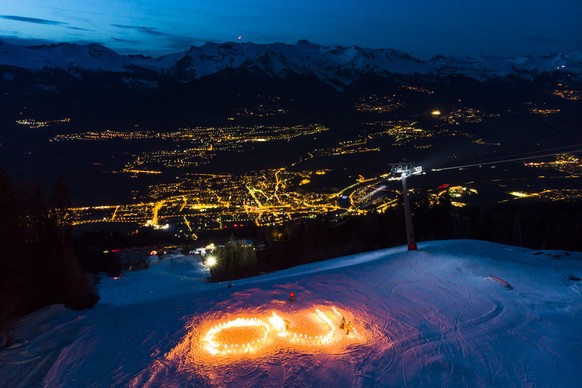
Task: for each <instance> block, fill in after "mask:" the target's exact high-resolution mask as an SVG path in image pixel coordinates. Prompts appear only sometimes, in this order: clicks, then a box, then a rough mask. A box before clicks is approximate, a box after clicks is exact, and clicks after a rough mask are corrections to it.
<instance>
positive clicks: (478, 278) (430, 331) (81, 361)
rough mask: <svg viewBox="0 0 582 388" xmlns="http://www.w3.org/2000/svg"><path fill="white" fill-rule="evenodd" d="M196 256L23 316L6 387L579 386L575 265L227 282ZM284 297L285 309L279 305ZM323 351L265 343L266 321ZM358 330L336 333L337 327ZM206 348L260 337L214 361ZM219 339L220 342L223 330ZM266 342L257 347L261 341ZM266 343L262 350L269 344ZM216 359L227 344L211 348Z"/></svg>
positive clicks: (530, 259) (421, 258) (430, 262)
mask: <svg viewBox="0 0 582 388" xmlns="http://www.w3.org/2000/svg"><path fill="white" fill-rule="evenodd" d="M207 276H208V272H207V270H206V269H205V268H204V267H202V266H201V264H200V263H199V262H198V260H197V259H196V258H195V257H192V256H176V257H173V258H168V259H166V260H163V261H161V262H159V263H156V264H154V265H152V267H151V268H150V269H149V270H146V271H139V272H129V273H124V275H123V276H122V277H121V278H119V279H112V278H104V279H102V281H101V283H100V284H99V292H100V294H101V300H100V302H99V303H98V304H97V305H96V306H95V307H94V308H93V309H90V310H86V311H71V310H66V309H64V308H63V307H62V306H51V307H47V308H45V309H43V310H40V311H38V312H35V313H33V314H31V315H29V316H26V317H25V318H23V319H22V320H21V321H20V322H19V323H18V325H17V329H16V333H15V343H14V345H13V346H12V347H10V348H8V349H3V350H2V351H1V352H0V382H1V385H2V386H8V387H19V386H48V387H61V386H77V387H102V386H103V387H109V386H139V387H141V386H153V387H157V386H253V387H266V386H328V387H350V386H367V387H373V386H378V387H380V386H441V387H442V386H452V387H456V386H470V387H475V386H499V387H515V386H517V387H522V386H538V387H573V386H579V384H580V381H582V331H581V330H580V322H582V319H581V312H582V303H581V302H582V282H581V281H580V280H579V279H581V278H582V253H579V252H562V251H533V250H528V249H523V248H516V247H509V246H504V245H499V244H493V243H488V242H482V241H472V240H458V241H436V242H427V243H421V244H419V250H418V251H416V252H407V251H406V250H405V249H404V248H402V247H399V248H391V249H385V250H380V251H375V252H370V253H362V254H358V255H353V256H348V257H342V258H338V259H334V260H328V261H325V262H318V263H313V264H309V265H304V266H300V267H295V268H291V269H288V270H285V271H280V272H277V273H272V274H268V275H263V276H259V277H255V278H249V279H245V280H241V281H236V282H234V285H233V286H232V287H230V288H229V287H227V284H225V283H223V284H213V283H208V282H207V281H206V277H207ZM291 291H293V292H294V293H295V301H293V302H292V301H290V300H289V293H290V292H291ZM316 308H318V309H319V310H320V311H321V312H322V313H324V314H325V315H326V316H327V317H328V319H329V321H331V322H333V325H337V327H335V328H333V330H335V331H334V332H333V336H330V337H329V338H330V341H331V343H329V344H301V343H292V342H291V341H290V340H289V339H288V338H280V337H277V336H276V334H274V333H275V332H270V333H269V334H268V335H265V333H266V331H267V329H266V328H262V327H263V326H264V327H267V328H268V327H271V326H268V325H269V324H268V318H267V317H269V316H272V313H273V312H276V314H277V315H278V316H280V317H283V318H285V319H287V320H288V324H289V330H290V331H293V330H295V331H296V332H299V331H301V330H303V331H304V332H306V333H308V334H309V335H313V336H314V337H316V338H318V337H317V336H319V335H321V336H323V335H324V334H325V333H328V332H329V331H330V330H331V329H330V327H329V326H326V324H325V323H324V319H323V318H316V317H315V315H314V314H315V309H316ZM333 308H335V309H336V310H337V311H338V312H340V315H342V314H343V315H345V316H346V317H347V319H348V320H349V321H350V322H351V324H352V325H353V328H354V329H356V331H357V334H354V332H353V331H352V332H351V333H350V334H347V335H346V334H345V333H344V331H343V330H340V329H339V319H340V318H339V315H338V314H337V313H334V312H333ZM253 317H258V318H259V319H260V320H261V321H262V322H267V325H263V326H261V327H246V328H245V327H242V328H228V329H224V330H222V331H220V332H217V333H216V334H215V336H214V337H213V338H214V339H215V340H217V341H219V340H220V341H226V340H229V339H233V340H234V341H235V342H236V341H237V338H240V336H241V335H242V336H243V337H245V341H247V340H248V341H252V340H255V339H256V340H259V339H260V338H263V337H264V338H267V337H268V338H267V339H265V341H266V342H261V349H259V350H257V351H255V352H252V353H246V352H243V353H233V354H230V353H226V354H218V355H211V354H210V353H209V352H208V351H207V350H206V349H205V348H204V346H203V345H204V341H203V339H204V337H205V335H206V334H207V333H208V330H209V329H210V327H212V326H213V325H216V324H220V323H221V322H222V323H224V322H228V321H232V320H235V319H237V318H253ZM229 330H230V331H229ZM262 336H263V337H262ZM265 336H267V337H265ZM220 346H223V345H220Z"/></svg>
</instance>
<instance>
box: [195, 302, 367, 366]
mask: <svg viewBox="0 0 582 388" xmlns="http://www.w3.org/2000/svg"><path fill="white" fill-rule="evenodd" d="M331 309H332V312H333V314H326V313H324V312H323V311H322V310H320V309H319V308H315V313H309V314H305V313H296V314H295V315H294V316H293V318H295V319H293V318H292V317H291V316H290V317H288V318H289V320H288V319H284V318H282V317H281V316H279V315H278V314H277V313H276V312H274V311H273V312H272V314H271V316H268V317H265V318H263V319H261V318H259V317H245V318H236V319H231V320H228V321H224V322H221V323H219V324H216V325H214V326H212V327H211V328H210V329H209V330H208V331H207V332H206V334H205V335H203V336H202V337H201V345H202V348H203V349H204V350H205V351H206V352H207V353H209V354H210V355H212V356H220V355H236V354H245V355H246V354H249V353H254V352H256V351H258V350H260V349H262V348H265V347H267V346H272V345H278V346H290V345H292V346H309V347H324V346H325V347H328V346H331V345H332V344H335V343H339V342H340V341H343V340H344V338H348V339H349V340H350V341H354V340H357V341H362V340H363V339H364V338H363V337H362V336H361V335H360V334H359V333H358V332H357V331H356V330H355V328H354V327H353V325H352V324H351V323H349V327H350V331H349V333H350V334H351V335H350V336H349V337H348V333H347V331H346V332H344V330H338V329H339V327H340V322H341V321H342V319H343V318H344V315H343V314H342V313H340V312H339V311H338V310H337V309H336V308H335V307H331ZM330 316H331V318H330ZM290 320H291V321H290ZM291 322H293V323H294V324H295V325H294V326H293V327H292V326H291ZM318 322H319V323H318ZM290 327H292V328H293V329H294V330H290ZM241 329H242V331H241ZM301 329H303V330H306V329H307V332H302V331H301ZM237 330H238V331H237ZM257 331H260V334H259V333H258V332H257ZM314 331H315V333H314ZM249 337H250V338H254V339H253V340H249Z"/></svg>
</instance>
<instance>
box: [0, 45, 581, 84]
mask: <svg viewBox="0 0 582 388" xmlns="http://www.w3.org/2000/svg"><path fill="white" fill-rule="evenodd" d="M0 67H1V68H2V76H3V79H4V80H10V79H11V77H12V75H11V74H10V68H18V69H25V70H28V71H32V72H39V71H46V70H53V69H58V70H61V71H64V72H67V73H70V74H72V75H74V76H75V77H77V78H82V77H83V75H84V74H86V73H87V72H91V73H117V74H127V75H128V76H130V77H132V78H134V77H136V76H138V77H139V76H140V75H144V76H145V75H148V74H149V76H150V77H151V76H152V75H153V76H162V77H167V76H171V77H178V78H179V79H180V80H182V81H189V80H195V79H200V78H203V77H206V76H210V75H214V74H217V73H220V72H223V71H225V70H245V71H250V72H251V73H255V74H257V75H261V76H265V75H266V76H268V77H270V78H276V79H281V78H285V77H288V76H289V75H299V76H303V77H310V78H312V77H315V78H317V79H318V80H320V81H322V82H324V83H326V84H328V85H331V86H333V87H334V88H335V89H342V88H344V87H345V86H347V85H350V84H352V83H353V82H354V81H356V80H357V79H358V78H359V77H361V76H363V75H373V76H376V77H378V76H379V77H391V76H416V75H420V76H428V77H436V78H443V77H447V76H465V77H470V78H473V79H475V80H478V81H485V80H488V79H495V78H506V77H519V78H525V79H532V78H535V77H536V76H538V75H542V74H550V73H556V72H558V73H561V74H567V75H568V76H570V77H573V78H574V79H576V80H579V79H582V53H577V52H574V53H559V54H555V55H546V56H520V57H512V58H501V57H491V56H482V57H445V56H436V57H434V58H431V59H430V60H420V59H417V58H415V57H413V56H411V55H409V54H406V53H404V52H400V51H396V50H393V49H368V48H361V47H358V46H349V47H346V46H322V45H318V44H314V43H311V42H308V41H305V40H302V41H299V42H297V43H296V44H284V43H272V44H254V43H206V44H204V45H202V46H192V47H191V48H190V49H188V50H187V51H183V52H177V53H174V54H168V55H164V56H160V57H148V56H143V55H123V54H119V53H117V52H115V51H113V50H111V49H109V48H107V47H104V46H102V45H99V44H73V43H59V44H50V45H41V46H19V45H14V44H10V43H7V42H2V41H0ZM150 77H148V78H150ZM152 86H155V85H152Z"/></svg>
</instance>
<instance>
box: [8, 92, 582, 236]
mask: <svg viewBox="0 0 582 388" xmlns="http://www.w3.org/2000/svg"><path fill="white" fill-rule="evenodd" d="M403 90H404V91H405V92H413V93H414V94H420V95H424V96H432V95H433V94H434V93H435V92H434V91H432V90H430V89H427V88H425V87H421V86H406V87H403ZM551 95H553V96H557V97H560V98H561V99H564V100H566V101H577V99H578V98H579V91H578V90H573V89H568V88H567V87H566V86H564V85H558V86H557V87H556V89H555V90H553V91H551ZM405 101H406V99H405V98H403V97H402V95H399V94H398V93H392V94H386V95H381V94H366V95H362V96H360V97H358V98H356V99H355V102H354V103H353V105H352V108H353V109H354V110H355V112H357V113H358V114H362V115H363V116H362V117H363V119H362V121H360V124H358V125H357V126H356V128H354V129H353V130H351V131H346V133H345V134H343V136H341V137H338V136H335V137H334V136H333V135H330V134H332V133H333V132H334V128H333V127H330V126H329V125H324V124H320V123H308V124H295V125H289V124H287V125H275V124H251V123H253V122H254V123H257V122H261V120H267V119H272V118H273V117H281V116H288V115H290V114H291V113H292V110H291V109H290V108H289V106H290V103H291V102H292V100H291V99H288V98H287V99H285V98H281V97H273V96H267V97H261V96H257V98H256V102H255V103H254V104H247V105H246V106H245V105H243V106H242V107H240V108H236V109H233V110H232V111H230V113H229V114H230V115H231V116H226V117H224V118H223V119H224V120H223V122H227V123H229V124H228V125H212V126H211V125H207V126H200V125H199V126H196V125H192V126H184V127H181V128H179V129H176V130H172V129H168V130H162V131H160V130H154V129H143V127H144V126H138V125H135V127H134V128H133V129H130V130H116V129H112V128H109V129H102V130H86V131H69V132H65V131H63V132H62V133H59V134H56V135H53V136H51V137H50V138H48V139H47V140H48V143H50V144H52V145H54V146H61V147H63V146H64V147H69V146H74V145H75V144H94V145H95V146H96V147H109V145H110V144H118V145H120V146H122V147H125V148H127V149H128V150H131V151H127V152H125V154H124V157H123V159H122V160H123V163H122V164H121V165H120V164H117V165H111V168H108V169H106V170H105V173H106V174H115V175H118V176H121V178H122V179H129V180H130V181H131V180H134V181H139V180H140V179H145V178H148V176H151V178H148V179H150V180H149V181H147V182H148V184H147V186H146V187H143V186H136V187H135V188H134V189H133V190H132V191H131V195H130V196H129V197H128V198H127V199H126V200H123V201H115V202H112V203H103V202H101V203H99V204H95V205H92V206H83V205H77V206H72V207H70V208H69V209H68V210H67V212H66V221H67V222H69V223H70V224H72V225H73V226H81V225H92V226H98V225H100V224H101V225H105V224H109V225H113V224H127V225H129V226H131V227H132V228H139V227H144V226H146V227H150V228H153V229H164V230H169V231H172V232H173V233H175V234H176V235H177V236H180V237H185V238H188V239H196V238H197V233H198V232H201V231H209V230H216V231H217V230H225V229H235V228H236V229H244V228H248V227H250V226H258V227H262V226H274V225H282V224H284V223H286V222H294V221H301V220H308V219H315V218H318V217H331V218H332V219H341V218H342V217H346V216H352V215H366V214H371V213H384V212H386V211H387V210H388V209H389V208H391V207H395V206H398V205H399V203H400V198H401V194H402V193H401V192H400V188H399V185H398V182H396V183H394V182H392V181H395V180H399V179H400V177H399V176H394V175H393V174H391V173H390V172H389V171H390V163H391V162H396V161H397V160H386V161H385V163H384V164H383V168H379V169H376V172H374V173H372V174H369V173H367V172H364V171H363V170H362V171H361V172H357V170H354V173H352V174H351V175H348V176H343V178H342V179H340V180H339V181H338V183H335V184H334V185H333V186H331V187H326V186H325V184H323V183H321V182H323V181H325V180H326V179H332V178H329V177H335V178H333V179H337V176H342V174H344V173H343V172H342V171H341V170H340V169H338V167H333V159H341V158H344V159H345V158H358V157H360V155H361V156H366V155H367V156H366V157H376V156H374V155H385V154H386V153H387V152H390V150H396V149H403V148H406V149H413V150H417V151H418V152H424V151H426V150H431V152H432V150H433V149H435V147H439V144H440V142H442V141H443V140H444V141H451V142H453V141H457V142H458V141H463V142H467V143H471V144H473V145H474V146H475V147H482V149H489V150H492V151H493V152H496V151H495V150H498V149H501V148H502V147H503V143H502V142H500V141H499V140H497V139H498V138H497V137H491V136H489V135H488V134H487V132H480V133H478V134H475V133H472V132H471V128H474V127H478V126H482V125H483V124H487V123H497V122H500V121H502V118H501V114H499V113H494V112H488V111H485V110H483V109H477V108H474V107H467V106H466V107H463V106H458V107H454V108H448V109H445V108H443V107H439V104H433V105H432V106H431V107H430V109H424V110H423V111H422V112H419V113H418V114H417V115H409V116H408V117H410V118H409V119H399V118H393V115H394V114H395V112H399V111H400V110H402V109H404V108H406V107H407V102H405ZM458 103H459V104H461V100H458ZM524 104H525V106H526V108H527V110H528V112H529V113H530V114H532V115H539V116H550V115H556V114H557V113H559V112H560V109H559V108H550V107H548V106H547V104H545V103H534V102H525V103H524ZM244 120H247V121H249V122H250V123H247V124H241V123H242V122H245V121H244ZM235 122H236V123H235ZM239 122H240V123H239ZM16 123H17V124H18V125H20V126H26V127H28V128H31V129H36V128H44V127H50V126H51V125H60V124H64V123H68V124H70V123H71V119H70V118H68V117H66V118H63V119H54V120H46V121H40V120H35V119H32V118H29V119H19V120H17V121H16ZM326 136H327V137H326ZM322 139H323V140H322ZM298 141H299V142H301V141H304V142H305V143H306V144H310V145H309V146H307V147H306V148H304V149H302V150H301V149H298V150H297V151H295V154H294V155H295V156H294V157H292V158H290V159H289V158H288V159H287V162H285V163H277V164H278V165H277V164H275V167H270V168H265V167H260V166H262V165H263V164H262V163H261V160H260V159H259V160H258V162H257V163H256V164H257V165H258V166H259V168H256V169H249V168H248V167H247V166H242V165H241V166H237V167H241V168H235V169H234V170H232V169H230V168H224V167H218V168H217V167H216V165H219V166H222V165H224V163H225V160H229V158H231V157H237V156H236V155H241V156H242V157H247V156H246V155H251V156H252V155H257V153H258V152H264V150H267V149H268V148H269V147H279V148H276V149H284V148H285V144H291V143H293V144H296V142H298ZM134 144H151V146H148V147H141V146H136V147H134V146H133V145H134ZM281 147H283V148H281ZM258 150H262V151H258ZM283 152H285V151H283ZM490 152H491V151H490ZM239 157H240V156H239ZM548 157H551V158H553V160H552V159H549V158H548ZM450 158H451V160H453V161H454V158H456V155H455V154H451V155H450ZM342 160H343V159H342ZM221 163H222V164H221ZM330 163H331V164H330ZM94 164H95V165H96V166H100V165H102V163H101V162H97V163H94ZM235 164H237V163H236V162H235ZM487 164H488V165H489V164H491V163H487ZM271 165H273V163H271ZM521 165H522V167H523V168H525V169H526V170H533V169H538V170H540V171H543V172H540V174H538V176H537V178H534V179H535V180H536V184H535V185H534V186H535V187H533V186H532V187H531V188H530V187H528V186H519V185H518V186H513V185H508V184H506V183H503V182H502V179H492V180H491V181H490V183H493V184H495V185H497V186H498V187H499V189H500V190H501V191H503V192H504V193H505V194H504V195H505V196H504V197H503V198H499V199H498V201H499V202H508V201H514V200H520V199H524V198H532V199H538V200H544V201H572V200H577V199H580V198H582V190H580V189H578V188H576V187H567V186H566V187H561V188H556V187H551V186H548V183H549V182H550V181H549V180H548V179H547V176H554V177H555V176H556V174H558V175H560V176H562V177H564V178H566V179H569V180H572V179H576V178H579V177H580V176H581V174H582V161H581V160H580V159H579V158H578V157H577V156H575V154H550V155H546V157H545V158H541V159H540V160H534V159H531V158H528V160H527V161H526V162H525V163H522V164H521ZM470 166H472V167H475V166H477V165H470ZM495 167H496V166H495V165H492V166H491V168H495ZM237 170H238V171H237ZM459 170H462V168H461V169H459ZM429 174H430V172H429ZM443 179H446V180H445V182H447V181H451V180H450V179H449V178H447V176H445V175H443ZM140 182H141V181H140ZM442 183H443V182H442V181H441V182H438V184H433V185H432V186H431V185H428V186H427V185H424V190H426V193H427V195H428V198H429V203H431V204H433V205H434V204H436V203H439V201H442V200H443V199H444V198H446V199H447V200H448V202H449V203H450V205H451V206H453V207H456V208H463V207H466V206H467V204H468V203H472V202H474V201H475V199H476V198H479V197H480V189H479V187H478V186H479V185H476V184H475V183H474V182H472V181H457V182H454V183H453V182H451V184H448V183H447V184H444V185H443V184H442ZM413 190H414V188H413Z"/></svg>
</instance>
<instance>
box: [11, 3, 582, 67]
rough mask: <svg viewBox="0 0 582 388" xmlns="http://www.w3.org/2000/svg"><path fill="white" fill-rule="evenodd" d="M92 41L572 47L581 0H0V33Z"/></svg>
mask: <svg viewBox="0 0 582 388" xmlns="http://www.w3.org/2000/svg"><path fill="white" fill-rule="evenodd" d="M15 38H19V39H28V40H29V42H31V43H40V42H42V41H59V42H63V41H67V42H97V43H101V44H104V45H105V46H107V47H110V48H112V49H114V50H116V51H118V52H121V53H145V54H150V55H161V54H165V53H169V52H176V51H181V50H185V49H187V48H188V47H190V46H192V45H201V44H203V43H204V42H207V41H211V42H224V41H240V42H254V43H272V42H285V43H295V42H297V41H298V40H300V39H307V40H309V41H312V42H314V43H319V44H324V45H335V44H339V45H344V46H345V45H358V46H362V47H370V48H395V49H398V50H401V51H405V52H408V53H410V54H412V55H415V56H417V57H420V58H422V59H428V58H430V57H431V56H434V55H437V54H443V55H501V56H516V55H524V54H534V55H538V54H552V53H557V52H570V51H581V50H582V1H581V0H552V1H549V0H545V1H544V0H439V1H434V0H350V1H348V0H277V1H271V0H270V1H267V0H245V1H239V0H233V1H224V0H195V1H194V0H192V1H187V0H124V1H121V0H1V6H0V39H4V40H7V41H11V40H13V39H15Z"/></svg>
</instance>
